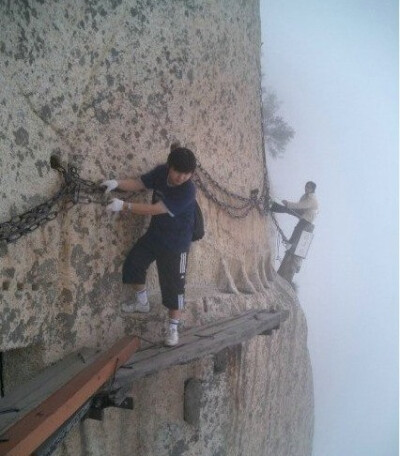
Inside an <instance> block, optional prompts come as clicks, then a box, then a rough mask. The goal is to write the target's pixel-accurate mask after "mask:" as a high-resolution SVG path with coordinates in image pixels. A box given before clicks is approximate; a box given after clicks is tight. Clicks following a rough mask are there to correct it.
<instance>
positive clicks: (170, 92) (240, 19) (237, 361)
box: [0, 0, 313, 456]
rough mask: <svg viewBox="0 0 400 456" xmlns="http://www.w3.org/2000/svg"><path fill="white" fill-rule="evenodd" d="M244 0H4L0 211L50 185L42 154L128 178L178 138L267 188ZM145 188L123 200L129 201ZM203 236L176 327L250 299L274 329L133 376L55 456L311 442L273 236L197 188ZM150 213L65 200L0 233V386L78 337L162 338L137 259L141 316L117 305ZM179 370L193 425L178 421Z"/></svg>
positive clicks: (231, 450) (236, 181) (245, 185)
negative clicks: (128, 397) (0, 239)
mask: <svg viewBox="0 0 400 456" xmlns="http://www.w3.org/2000/svg"><path fill="white" fill-rule="evenodd" d="M259 57H260V19H259V4H258V1H252V0H251V1H249V0H246V1H243V0H221V1H218V2H216V1H213V0H209V1H194V0H193V1H191V0H187V1H183V0H173V1H162V0H158V1H156V0H147V1H144V0H143V1H140V0H137V1H135V0H130V1H128V0H98V1H96V0H92V1H89V0H86V1H82V2H75V1H68V0H63V1H61V0H60V1H53V2H42V1H27V2H0V77H1V84H0V104H1V107H2V109H1V111H0V139H1V155H0V168H1V175H0V199H1V201H2V204H1V206H0V223H2V222H5V221H7V220H9V219H10V218H11V217H12V216H15V215H17V214H20V213H22V212H23V211H26V210H28V209H31V208H32V207H34V206H36V205H38V204H41V203H43V202H44V201H45V200H47V199H48V198H50V197H51V196H53V195H54V194H55V193H56V192H57V191H58V189H59V188H60V187H61V185H62V184H63V182H62V178H61V177H60V175H59V174H58V173H56V172H55V171H54V170H52V169H51V168H50V166H49V158H50V156H51V155H53V154H56V155H58V156H59V157H60V159H61V160H62V162H63V163H65V164H66V163H70V164H73V165H75V166H76V167H77V168H78V170H79V173H80V175H81V177H83V178H85V179H90V180H93V181H99V180H101V179H103V178H113V177H116V178H125V177H130V176H137V175H139V174H140V173H142V172H145V171H147V170H149V169H151V168H152V167H153V166H154V165H156V164H158V163H161V162H163V161H165V159H166V156H167V153H168V148H169V145H170V144H171V142H173V141H175V140H179V141H181V143H182V144H184V145H186V146H188V147H190V148H192V149H193V150H194V152H195V153H196V155H197V157H198V159H199V161H200V162H201V164H202V166H203V167H204V168H205V169H206V170H207V171H208V172H209V173H210V174H211V176H212V177H213V178H214V179H215V181H216V182H218V183H219V184H220V185H222V186H223V187H225V188H227V189H229V190H230V191H232V192H234V193H236V194H239V195H243V196H245V197H248V196H249V194H250V191H251V190H253V189H261V187H262V184H263V152H262V137H261V119H260V59H259ZM143 198H144V197H143V195H139V196H136V195H135V196H133V200H143ZM198 199H199V201H200V203H201V206H202V208H203V212H204V215H205V219H206V237H205V239H203V240H202V241H200V242H199V243H196V244H194V245H193V248H192V250H191V254H190V263H189V276H188V291H189V299H188V302H187V305H186V312H185V324H186V326H191V325H197V324H200V323H202V322H208V321H211V320H213V319H216V318H219V317H223V316H227V315H234V314H237V313H239V312H241V311H244V310H247V309H250V308H270V309H280V308H284V309H288V310H289V311H290V317H289V319H288V320H287V321H286V322H285V323H284V324H283V325H282V326H281V328H280V329H279V330H278V331H276V332H274V333H273V335H271V336H258V337H256V338H254V339H253V340H251V341H250V342H248V343H246V344H243V345H241V346H236V347H232V349H231V350H229V351H228V352H227V354H226V360H227V364H226V368H224V369H219V368H218V363H216V361H215V359H214V358H211V357H210V358H206V359H203V360H201V361H198V362H196V363H192V364H190V365H187V366H180V367H175V368H173V369H169V370H167V371H164V372H160V373H159V374H158V375H155V376H152V377H149V378H147V379H144V380H141V381H138V382H137V383H136V384H135V385H134V388H133V392H132V394H133V396H134V399H135V401H136V408H135V410H134V411H133V412H127V411H119V410H112V409H110V410H109V411H107V414H106V418H105V420H104V421H103V422H102V423H98V422H91V421H90V420H87V421H85V422H84V423H83V424H81V426H80V428H79V429H75V430H74V431H72V432H71V433H70V435H69V436H68V438H67V439H66V440H65V442H64V443H63V444H62V445H61V446H60V447H59V448H58V450H57V454H58V455H60V456H61V455H63V456H64V455H65V456H66V455H74V456H76V455H89V454H90V455H131V454H138V455H143V456H147V455H174V456H178V455H201V456H206V455H255V456H256V455H273V456H279V455H282V456H288V455H293V456H303V455H309V454H311V442H312V432H313V391H312V374H311V366H310V361H309V355H308V351H307V328H306V322H305V319H304V315H303V312H302V310H301V308H300V306H299V303H298V301H297V299H296V296H295V295H294V294H293V292H292V290H291V288H290V287H289V286H288V285H287V283H286V282H285V281H283V279H281V278H280V277H279V276H277V275H276V273H275V272H274V271H273V270H272V268H271V260H270V258H271V250H272V247H271V246H272V245H273V235H274V233H273V230H272V227H271V226H270V221H269V220H268V219H267V218H265V217H262V216H260V215H259V213H258V212H257V211H256V210H253V211H251V212H250V213H249V215H248V216H247V217H246V218H244V219H233V218H231V217H229V216H228V215H227V213H226V212H225V211H224V210H223V209H221V208H220V207H219V206H217V205H215V204H214V203H213V202H212V201H210V200H209V199H208V198H206V196H205V195H204V194H203V193H201V192H199V195H198ZM146 223H147V221H146V220H144V219H143V218H139V217H128V216H120V215H116V216H110V215H107V214H106V213H105V211H104V206H101V205H100V204H88V205H75V206H73V207H72V208H71V209H70V210H68V211H67V210H66V208H64V209H61V210H60V213H59V214H58V216H57V217H56V218H55V219H54V220H53V221H50V222H49V223H47V224H46V225H44V226H42V227H40V228H38V229H37V230H35V231H33V232H32V233H30V234H28V235H26V236H23V237H22V238H21V239H19V240H18V242H16V243H13V244H2V245H0V280H1V283H0V297H1V303H0V309H1V312H0V315H1V317H0V318H1V334H0V350H1V351H2V352H3V356H4V366H5V367H4V375H5V388H6V391H7V390H10V389H11V387H12V382H14V383H15V378H16V377H17V378H18V381H19V382H22V381H23V380H25V379H28V378H30V377H32V376H33V375H34V374H35V373H36V372H37V371H38V370H40V369H42V368H43V367H44V366H46V365H48V364H49V363H51V362H53V361H55V360H57V359H59V358H62V357H63V356H65V355H66V354H67V353H69V352H71V351H73V350H76V349H77V348H80V347H82V346H92V347H93V346H96V347H102V348H105V347H107V346H109V345H110V344H111V343H112V342H113V341H114V340H116V339H117V338H119V337H121V336H122V335H124V334H131V333H136V334H140V335H142V336H144V337H147V338H152V339H153V340H154V339H157V338H159V337H160V335H161V332H162V328H163V321H164V318H165V314H166V313H165V309H163V308H162V306H161V304H160V298H159V296H158V282H157V274H156V271H155V268H154V267H151V268H150V271H149V276H148V287H149V291H150V294H151V296H152V297H151V302H152V310H151V313H150V314H149V315H146V316H140V317H129V318H127V317H125V316H124V315H122V314H121V312H120V303H121V302H122V301H124V300H125V299H126V298H127V297H128V296H129V295H130V294H131V290H129V287H126V288H124V287H123V286H122V284H121V277H120V274H121V266H122V262H123V259H124V255H125V254H126V252H127V251H128V249H129V248H130V246H131V244H132V242H133V240H135V239H137V238H138V237H139V236H140V234H141V233H142V232H143V231H144V229H145V225H146ZM189 378H198V379H199V380H201V398H200V399H201V400H200V402H199V403H200V410H199V413H200V415H199V420H198V423H197V424H196V425H193V424H188V423H187V422H186V421H184V419H183V393H184V386H185V382H186V381H187V380H188V379H189Z"/></svg>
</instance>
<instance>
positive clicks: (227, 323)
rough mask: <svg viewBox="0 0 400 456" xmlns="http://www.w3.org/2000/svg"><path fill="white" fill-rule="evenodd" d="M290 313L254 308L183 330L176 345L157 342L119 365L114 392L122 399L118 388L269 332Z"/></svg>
mask: <svg viewBox="0 0 400 456" xmlns="http://www.w3.org/2000/svg"><path fill="white" fill-rule="evenodd" d="M288 315H289V313H288V311H280V312H269V311H267V310H250V311H247V312H245V313H242V314H240V315H237V316H235V317H231V318H227V319H223V320H219V321H217V322H214V323H210V324H208V325H205V326H200V327H196V328H191V329H190V330H188V331H186V332H184V333H183V334H182V336H181V338H180V342H179V344H178V345H177V346H175V347H172V348H168V347H163V346H157V347H150V348H147V349H144V350H141V351H138V352H136V353H135V354H134V355H133V356H132V358H131V359H129V360H128V362H127V363H125V364H124V365H123V366H122V367H121V368H120V369H118V371H117V373H116V375H115V377H114V382H113V384H112V385H111V387H110V390H111V391H112V393H111V394H110V395H111V397H113V398H114V400H116V402H117V403H118V402H119V401H121V400H122V399H123V394H122V395H121V394H119V393H118V391H119V390H121V391H123V392H124V393H125V391H127V387H129V386H130V385H131V384H132V383H133V381H134V380H137V379H139V378H142V377H146V376H148V375H151V374H154V373H156V372H159V371H161V370H163V369H167V368H168V367H172V366H176V365H179V364H186V363H189V362H191V361H194V360H197V359H199V358H202V357H204V356H207V355H212V354H216V353H218V352H220V351H221V350H223V349H224V348H226V347H228V346H231V345H236V344H238V343H241V342H244V341H245V340H249V339H251V338H253V337H254V336H257V335H260V334H269V333H270V332H271V331H272V330H273V329H278V328H279V325H280V324H281V323H282V322H283V321H285V320H286V319H287V317H288Z"/></svg>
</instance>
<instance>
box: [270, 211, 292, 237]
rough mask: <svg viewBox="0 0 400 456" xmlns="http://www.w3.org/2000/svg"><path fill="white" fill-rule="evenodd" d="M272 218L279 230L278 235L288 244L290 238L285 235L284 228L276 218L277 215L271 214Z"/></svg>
mask: <svg viewBox="0 0 400 456" xmlns="http://www.w3.org/2000/svg"><path fill="white" fill-rule="evenodd" d="M271 218H272V220H273V222H274V224H275V226H276V229H277V230H278V233H279V234H280V235H281V237H282V240H283V241H284V242H288V238H287V237H286V236H285V233H284V232H283V231H282V228H281V227H280V226H279V224H278V221H277V220H276V218H275V215H274V214H273V213H272V212H271Z"/></svg>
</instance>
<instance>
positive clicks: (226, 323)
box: [126, 310, 260, 364]
mask: <svg viewBox="0 0 400 456" xmlns="http://www.w3.org/2000/svg"><path fill="white" fill-rule="evenodd" d="M259 312H260V311H257V310H250V311H247V312H244V313H243V314H240V315H236V316H235V317H230V318H227V319H222V320H219V321H217V322H215V321H214V322H212V323H209V324H207V325H204V326H198V327H195V328H190V329H189V330H187V331H185V332H184V334H183V337H185V338H186V339H185V341H186V342H185V343H188V342H189V339H188V336H190V335H193V336H195V335H197V336H209V335H211V334H215V333H217V332H218V331H222V330H223V329H224V328H226V327H233V326H240V325H241V324H242V322H243V321H245V320H247V319H249V318H253V317H254V316H255V315H257V314H259ZM196 340H198V337H195V338H193V341H196ZM166 350H169V348H168V347H165V346H164V344H163V343H162V342H161V343H160V345H159V346H156V347H149V348H146V349H144V350H141V351H138V352H137V353H135V354H134V355H133V357H132V358H131V359H129V360H128V362H127V363H126V364H131V363H137V362H138V361H140V360H142V359H149V358H151V357H152V356H158V355H159V354H160V353H162V352H164V351H166Z"/></svg>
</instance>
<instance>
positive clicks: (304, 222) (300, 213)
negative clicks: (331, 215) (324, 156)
mask: <svg viewBox="0 0 400 456" xmlns="http://www.w3.org/2000/svg"><path fill="white" fill-rule="evenodd" d="M316 188H317V185H316V184H315V182H312V181H309V182H307V183H306V185H305V189H304V191H305V193H304V195H303V196H302V197H301V198H300V200H299V201H298V202H297V203H292V202H290V201H286V200H282V204H278V203H275V202H273V203H272V205H271V207H270V211H271V212H278V213H286V214H290V215H293V216H295V217H297V218H299V219H300V220H299V222H298V223H297V225H296V226H295V228H294V230H293V233H292V235H291V237H290V239H288V240H287V242H286V244H288V247H290V246H291V245H295V244H297V242H298V240H299V239H300V236H301V233H302V231H303V230H305V231H309V230H310V228H311V227H312V228H313V227H314V225H313V221H314V220H315V217H316V215H317V212H318V201H317V197H316V196H315V190H316Z"/></svg>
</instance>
